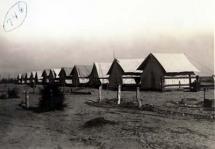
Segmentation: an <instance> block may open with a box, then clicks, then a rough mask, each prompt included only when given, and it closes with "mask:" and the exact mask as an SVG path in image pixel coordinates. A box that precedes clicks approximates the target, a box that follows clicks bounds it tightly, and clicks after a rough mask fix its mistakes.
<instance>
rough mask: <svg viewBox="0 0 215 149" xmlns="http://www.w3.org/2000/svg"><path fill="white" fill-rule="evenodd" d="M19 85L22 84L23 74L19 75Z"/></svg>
mask: <svg viewBox="0 0 215 149" xmlns="http://www.w3.org/2000/svg"><path fill="white" fill-rule="evenodd" d="M17 83H18V84H22V74H21V73H19V74H18V75H17Z"/></svg>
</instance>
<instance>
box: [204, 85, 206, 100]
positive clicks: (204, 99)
mask: <svg viewBox="0 0 215 149" xmlns="http://www.w3.org/2000/svg"><path fill="white" fill-rule="evenodd" d="M205 92H206V88H204V100H205Z"/></svg>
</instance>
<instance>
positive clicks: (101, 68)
mask: <svg viewBox="0 0 215 149" xmlns="http://www.w3.org/2000/svg"><path fill="white" fill-rule="evenodd" d="M110 66H111V63H99V62H95V63H94V64H93V68H92V71H91V73H90V75H89V86H91V87H98V86H100V85H103V86H107V84H108V83H109V81H108V76H109V75H107V73H108V70H109V69H110Z"/></svg>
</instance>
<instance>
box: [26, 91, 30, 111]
mask: <svg viewBox="0 0 215 149" xmlns="http://www.w3.org/2000/svg"><path fill="white" fill-rule="evenodd" d="M29 106H30V103H29V93H28V91H25V107H26V108H27V109H28V108H29Z"/></svg>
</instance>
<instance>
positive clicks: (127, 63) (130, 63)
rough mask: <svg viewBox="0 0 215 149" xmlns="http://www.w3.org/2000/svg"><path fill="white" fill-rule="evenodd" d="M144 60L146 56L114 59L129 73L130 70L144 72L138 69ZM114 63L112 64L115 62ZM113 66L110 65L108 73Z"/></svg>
mask: <svg viewBox="0 0 215 149" xmlns="http://www.w3.org/2000/svg"><path fill="white" fill-rule="evenodd" d="M143 61H144V58H138V59H114V61H113V63H114V62H117V63H118V64H119V65H120V66H121V68H122V69H123V71H124V73H129V72H135V73H138V72H142V71H140V70H137V67H138V66H139V65H140V64H141V63H142V62H143ZM113 63H112V64H113ZM112 66H113V65H111V67H110V69H109V71H108V74H110V72H111V71H112V69H113V68H112Z"/></svg>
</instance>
